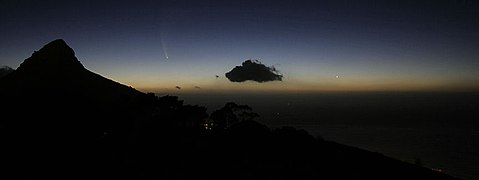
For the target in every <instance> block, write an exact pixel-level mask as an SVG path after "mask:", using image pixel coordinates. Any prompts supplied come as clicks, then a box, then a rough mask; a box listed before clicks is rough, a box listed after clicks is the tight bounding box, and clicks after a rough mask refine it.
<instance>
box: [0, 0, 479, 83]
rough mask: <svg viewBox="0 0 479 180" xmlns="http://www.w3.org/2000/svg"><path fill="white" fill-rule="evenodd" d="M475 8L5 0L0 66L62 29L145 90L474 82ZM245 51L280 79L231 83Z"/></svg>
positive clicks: (115, 75)
mask: <svg viewBox="0 0 479 180" xmlns="http://www.w3.org/2000/svg"><path fill="white" fill-rule="evenodd" d="M478 17H479V2H478V1H472V0H471V1H468V0H450V1H446V0H442V1H430V2H427V1H400V2H388V1H372V0H370V1H345V0H340V1H337V0H336V1H333V0H331V1H299V0H291V1H282V0H276V1H259V0H256V1H254V0H252V1H249V0H246V1H243V0H242V1H225V0H223V1H214V0H209V1H202V0H196V1H188V0H166V1H141V2H140V1H131V2H126V1H125V2H123V1H121V0H119V1H107V2H105V1H98V0H95V1H89V0H82V1H77V2H69V1H52V0H46V1H33V0H32V1H27V0H4V1H0V27H1V28H0V65H7V66H10V67H13V68H17V67H18V66H19V65H20V63H21V62H22V61H23V60H24V59H26V58H27V57H29V56H30V55H31V53H32V52H33V51H34V50H38V49H40V48H41V47H42V46H43V45H44V44H46V43H48V42H50V41H52V40H54V39H58V38H62V39H64V40H65V41H66V42H67V43H68V44H69V45H70V46H71V47H72V48H73V49H74V50H75V52H76V56H77V57H78V58H79V60H80V61H81V62H82V63H83V65H84V66H85V67H86V68H88V69H90V70H92V71H94V72H96V73H99V74H101V75H103V76H105V77H108V78H111V79H114V80H116V81H119V82H121V83H124V84H127V85H130V86H133V87H135V88H137V89H139V90H143V91H154V92H170V91H171V92H178V91H183V92H213V91H226V90H228V91H271V90H275V91H294V92H297V91H384V90H386V91H410V90H412V91H423V90H427V91H429V90H432V91H444V90H446V91H450V90H452V91H464V90H466V91H469V90H479V18H478ZM167 56H168V58H166V57H167ZM250 58H251V59H259V60H260V61H261V62H262V63H264V64H266V65H268V66H271V65H274V66H275V67H276V68H277V69H278V70H279V71H280V72H281V73H282V74H283V75H284V78H283V81H281V82H279V81H276V82H266V83H256V82H243V83H233V82H229V81H228V79H227V78H226V77H225V76H224V74H225V73H226V72H228V71H230V70H231V69H232V68H233V67H235V66H237V65H240V64H241V63H242V62H243V61H244V60H246V59H250ZM216 75H219V76H220V77H219V78H216V77H215V76H216ZM175 86H179V87H181V90H178V89H176V88H175ZM196 86H197V87H196ZM195 87H196V88H195ZM198 87H200V88H198Z"/></svg>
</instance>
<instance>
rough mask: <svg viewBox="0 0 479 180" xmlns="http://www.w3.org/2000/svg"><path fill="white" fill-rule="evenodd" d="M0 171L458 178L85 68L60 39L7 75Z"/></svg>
mask: <svg viewBox="0 0 479 180" xmlns="http://www.w3.org/2000/svg"><path fill="white" fill-rule="evenodd" d="M0 99H2V103H1V105H0V108H1V110H2V111H1V112H2V115H1V117H2V118H1V120H0V131H1V134H0V135H1V138H2V139H1V140H2V147H3V148H2V149H3V150H4V151H3V152H2V153H1V154H0V156H1V159H2V161H1V165H2V167H6V168H4V169H3V171H4V172H5V173H1V174H0V179H193V178H194V179H445V180H446V179H455V178H453V177H451V176H448V175H446V174H442V173H438V172H435V171H432V170H429V169H426V168H423V167H420V166H417V165H412V164H408V163H405V162H401V161H398V160H395V159H392V158H388V157H385V156H383V155H381V154H379V153H373V152H368V151H365V150H361V149H358V148H354V147H349V146H345V145H341V144H337V143H334V142H330V141H326V140H323V139H321V138H314V137H312V136H311V135H309V134H308V133H307V132H306V131H304V130H297V129H295V128H292V127H283V128H279V129H270V128H268V127H267V126H265V125H262V124H260V123H258V122H256V121H254V120H255V119H256V118H260V117H259V115H258V114H256V113H254V112H253V110H252V108H251V107H249V106H247V105H237V104H235V103H233V102H230V103H226V105H225V107H223V108H221V109H219V110H217V111H215V112H214V113H213V114H212V116H211V117H210V118H208V117H209V116H208V114H207V113H206V108H205V107H201V106H195V105H185V104H184V103H183V101H181V100H179V98H178V97H176V96H163V97H158V96H155V95H154V94H152V93H147V94H146V93H142V92H140V91H137V90H135V89H134V88H131V87H128V86H125V85H122V84H120V83H117V82H115V81H112V80H109V79H107V78H104V77H102V76H100V75H98V74H96V73H93V72H91V71H89V70H87V69H85V68H84V67H83V65H82V64H81V63H80V62H79V61H78V59H77V58H76V57H75V53H74V51H73V49H72V48H70V47H69V46H68V45H67V44H66V43H65V41H63V40H61V39H59V40H55V41H52V42H50V43H48V44H47V45H45V46H44V47H43V48H41V49H40V50H38V51H35V52H34V53H33V54H32V56H31V57H29V58H27V59H26V60H25V61H24V62H23V63H22V64H21V65H20V67H18V68H17V69H16V70H14V71H13V72H11V73H9V74H8V75H6V76H5V77H3V78H0Z"/></svg>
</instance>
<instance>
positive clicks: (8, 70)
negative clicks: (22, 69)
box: [0, 66, 14, 78]
mask: <svg viewBox="0 0 479 180" xmlns="http://www.w3.org/2000/svg"><path fill="white" fill-rule="evenodd" d="M13 71H14V70H13V69H12V68H11V67H8V66H2V67H0V78H2V77H3V76H6V75H8V74H10V73H12V72H13Z"/></svg>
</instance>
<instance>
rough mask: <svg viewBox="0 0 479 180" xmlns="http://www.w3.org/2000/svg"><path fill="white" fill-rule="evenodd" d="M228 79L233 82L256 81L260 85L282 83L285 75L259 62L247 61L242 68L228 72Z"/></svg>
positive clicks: (237, 67)
mask: <svg viewBox="0 0 479 180" xmlns="http://www.w3.org/2000/svg"><path fill="white" fill-rule="evenodd" d="M225 75H226V77H227V78H228V79H229V80H230V81H231V82H244V81H248V80H250V81H256V82H259V83H262V82H268V81H281V80H282V79H283V75H282V74H280V73H279V71H278V70H276V68H275V67H268V66H266V65H264V64H262V63H261V62H259V61H258V60H246V61H245V62H243V63H242V64H241V66H236V67H234V68H233V69H232V70H231V71H230V72H227V73H226V74H225Z"/></svg>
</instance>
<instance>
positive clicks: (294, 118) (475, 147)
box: [158, 92, 479, 179]
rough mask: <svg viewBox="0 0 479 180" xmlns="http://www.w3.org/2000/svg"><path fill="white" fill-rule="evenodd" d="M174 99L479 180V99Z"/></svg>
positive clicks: (237, 95)
mask: <svg viewBox="0 0 479 180" xmlns="http://www.w3.org/2000/svg"><path fill="white" fill-rule="evenodd" d="M158 95H164V94H158ZM172 95H177V96H179V99H181V100H184V103H185V104H192V105H201V106H205V107H207V108H208V112H209V113H211V112H213V111H214V110H216V109H219V108H221V107H222V106H224V104H225V103H226V102H235V103H237V104H246V105H249V106H250V107H252V108H253V111H255V112H257V113H259V114H260V118H258V119H257V120H258V121H259V122H261V123H263V124H266V125H268V126H269V127H271V128H277V127H281V126H292V127H296V128H298V129H305V130H307V131H308V132H309V133H310V134H311V135H313V136H316V137H318V136H320V137H322V138H323V139H325V140H330V141H336V142H338V143H342V144H345V145H349V146H354V147H359V148H362V149H366V150H369V151H374V152H379V153H381V154H384V155H386V156H389V157H393V158H396V159H399V160H402V161H406V162H410V163H421V164H422V165H423V166H424V167H427V168H431V169H436V170H441V171H443V172H445V173H448V174H450V175H452V176H456V177H459V178H463V179H479V171H478V170H479V93H390V92H389V93H346V92H345V93H296V94H295V93H201V94H192V93H191V94H189V93H182V94H172Z"/></svg>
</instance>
